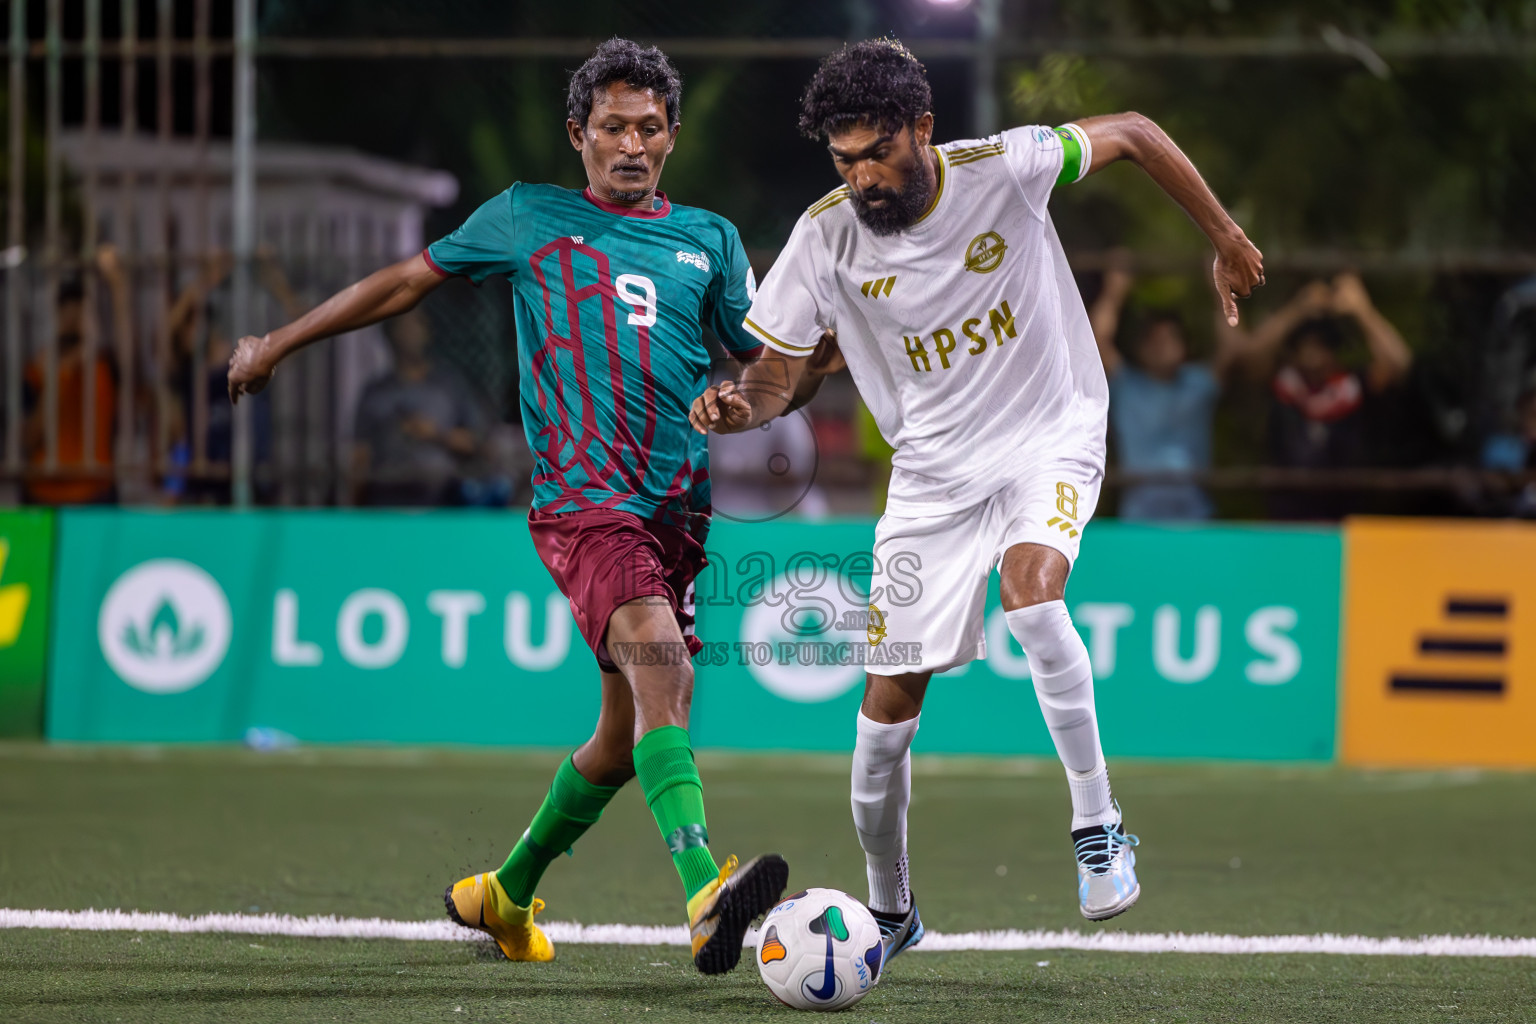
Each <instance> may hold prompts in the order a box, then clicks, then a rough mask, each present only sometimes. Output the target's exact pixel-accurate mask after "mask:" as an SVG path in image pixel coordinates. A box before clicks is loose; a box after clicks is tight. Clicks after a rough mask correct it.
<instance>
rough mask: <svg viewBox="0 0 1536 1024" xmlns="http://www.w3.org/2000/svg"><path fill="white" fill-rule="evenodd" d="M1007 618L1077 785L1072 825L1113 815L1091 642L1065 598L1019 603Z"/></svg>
mask: <svg viewBox="0 0 1536 1024" xmlns="http://www.w3.org/2000/svg"><path fill="white" fill-rule="evenodd" d="M1006 618H1007V620H1008V630H1009V632H1011V633H1012V634H1013V635H1014V637H1015V638H1017V639H1018V641H1019V646H1020V647H1022V648H1024V653H1025V655H1027V656H1028V658H1029V673H1030V676H1031V677H1032V678H1033V679H1034V683H1035V697H1036V698H1037V699H1038V700H1039V701H1040V713H1041V714H1042V715H1043V716H1044V717H1045V724H1046V727H1047V728H1049V729H1050V731H1051V740H1052V741H1053V742H1054V743H1055V744H1056V753H1057V755H1058V756H1059V757H1060V758H1061V763H1062V765H1063V766H1064V767H1065V768H1066V769H1067V784H1068V788H1069V789H1070V790H1071V791H1072V827H1073V828H1074V829H1079V828H1087V827H1088V826H1090V825H1102V824H1105V823H1106V822H1111V821H1114V820H1115V811H1114V802H1113V799H1112V798H1111V797H1110V793H1109V773H1108V771H1107V769H1106V768H1105V765H1104V750H1103V748H1102V747H1101V746H1100V744H1099V718H1098V714H1097V713H1096V712H1095V710H1094V705H1093V670H1092V668H1091V667H1090V666H1089V662H1088V648H1087V647H1085V646H1084V645H1083V638H1082V637H1080V636H1078V635H1077V630H1076V629H1074V628H1073V627H1072V616H1071V615H1069V614H1067V605H1066V602H1064V601H1046V602H1044V603H1043V604H1034V605H1030V606H1029V607H1027V608H1016V609H1014V610H1013V611H1011V612H1008V613H1007V615H1006Z"/></svg>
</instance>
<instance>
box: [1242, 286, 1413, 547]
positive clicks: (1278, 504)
mask: <svg viewBox="0 0 1536 1024" xmlns="http://www.w3.org/2000/svg"><path fill="white" fill-rule="evenodd" d="M1346 320H1352V321H1353V322H1354V323H1355V324H1356V325H1357V326H1358V327H1359V329H1360V333H1361V335H1362V336H1363V337H1364V339H1365V347H1366V351H1367V353H1368V355H1369V358H1368V362H1367V364H1366V366H1365V368H1364V369H1363V370H1355V369H1350V368H1349V367H1347V366H1346V365H1345V364H1344V361H1343V359H1342V356H1341V351H1342V349H1343V347H1344V332H1343V329H1342V322H1343V321H1346ZM1227 330H1230V331H1234V332H1237V331H1238V329H1234V328H1227ZM1241 345H1242V349H1243V351H1244V357H1245V358H1247V359H1251V360H1254V361H1256V362H1262V361H1272V360H1273V359H1274V356H1275V353H1276V352H1277V351H1278V352H1281V353H1282V358H1281V359H1280V364H1279V368H1278V370H1277V371H1276V372H1275V375H1274V378H1273V380H1272V382H1271V391H1272V392H1273V404H1272V406H1271V409H1270V421H1269V452H1270V462H1271V464H1273V465H1276V466H1281V467H1286V468H1292V469H1319V470H1328V469H1343V468H1348V467H1351V466H1359V465H1362V464H1363V463H1364V462H1365V461H1366V450H1365V436H1364V422H1363V421H1364V416H1365V409H1366V407H1367V404H1368V402H1369V400H1370V399H1371V398H1372V397H1373V396H1378V395H1381V394H1382V393H1383V392H1385V391H1387V390H1388V389H1390V388H1392V387H1394V386H1395V385H1397V384H1399V383H1400V382H1401V381H1402V380H1403V378H1404V377H1406V376H1407V374H1408V370H1409V368H1410V367H1411V366H1412V364H1413V353H1412V352H1411V351H1410V350H1409V348H1408V345H1407V343H1406V342H1404V341H1403V336H1402V335H1401V334H1399V333H1398V330H1397V328H1396V327H1394V326H1392V324H1391V323H1390V322H1389V321H1388V320H1387V318H1386V317H1384V316H1382V315H1381V312H1380V311H1379V310H1377V309H1376V307H1375V305H1374V304H1373V303H1372V302H1371V297H1370V294H1369V293H1368V292H1367V291H1366V290H1365V285H1364V284H1363V283H1362V282H1361V280H1360V278H1359V276H1358V275H1356V274H1340V275H1339V276H1337V277H1335V278H1334V279H1333V281H1332V282H1331V283H1330V282H1326V281H1313V282H1312V283H1310V284H1308V285H1307V286H1306V287H1304V288H1302V289H1301V291H1299V292H1298V293H1297V294H1296V296H1295V297H1294V298H1292V299H1291V301H1290V302H1288V303H1286V304H1285V306H1283V307H1282V308H1281V309H1280V310H1278V311H1277V312H1275V313H1274V314H1272V315H1271V316H1269V317H1268V318H1267V319H1265V320H1264V321H1262V322H1261V323H1260V324H1259V325H1258V326H1257V327H1255V328H1254V329H1253V331H1252V332H1251V333H1250V334H1248V335H1246V336H1245V337H1243V338H1242V341H1241ZM1348 506H1349V501H1348V499H1347V495H1346V494H1345V493H1344V492H1343V491H1341V490H1337V489H1319V490H1307V491H1302V492H1299V493H1298V492H1274V493H1273V494H1272V495H1271V508H1270V513H1271V515H1273V516H1274V517H1275V518H1277V519H1336V518H1338V517H1339V516H1341V515H1343V514H1344V513H1345V512H1347V511H1348V510H1349V509H1348Z"/></svg>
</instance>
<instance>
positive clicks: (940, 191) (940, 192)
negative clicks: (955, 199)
mask: <svg viewBox="0 0 1536 1024" xmlns="http://www.w3.org/2000/svg"><path fill="white" fill-rule="evenodd" d="M928 148H929V149H931V150H933V155H934V156H935V157H937V158H938V161H939V187H938V188H936V189H934V190H933V199H932V200H930V201H929V203H928V209H926V210H924V211H923V215H922V216H921V217H919V218H917V220H915V221H913V222H912V226H913V227H916V226H917V225H919V224H921V223H922V222H923V221H925V220H927V219H928V215H929V214H930V213H932V212H933V211H934V210H937V209H938V208H939V200H940V199H942V198H944V179H945V178H947V177H949V175H947V174H946V173H945V160H944V151H943V150H942V149H940V148H939V147H938V146H929V147H928Z"/></svg>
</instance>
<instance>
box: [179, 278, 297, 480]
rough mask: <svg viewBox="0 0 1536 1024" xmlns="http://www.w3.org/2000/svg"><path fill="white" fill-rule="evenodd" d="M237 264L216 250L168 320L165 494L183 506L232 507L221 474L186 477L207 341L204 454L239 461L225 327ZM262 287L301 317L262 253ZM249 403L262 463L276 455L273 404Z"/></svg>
mask: <svg viewBox="0 0 1536 1024" xmlns="http://www.w3.org/2000/svg"><path fill="white" fill-rule="evenodd" d="M234 266H235V263H234V259H233V258H232V257H231V255H230V254H229V253H227V252H222V251H220V252H215V253H213V254H212V255H211V256H210V257H209V258H208V259H207V260H206V261H205V262H204V263H203V267H202V270H201V272H200V273H199V274H198V276H197V278H196V279H195V280H193V282H192V283H191V284H189V285H187V286H186V287H185V288H183V289H182V291H181V293H180V294H179V295H178V296H177V297H176V302H175V304H174V305H172V306H171V309H170V312H169V314H168V316H167V323H168V329H169V331H170V334H171V341H172V358H173V359H174V360H175V369H174V371H173V382H172V395H171V396H170V399H171V402H170V403H168V404H172V403H174V404H173V406H172V407H171V408H170V409H168V410H167V419H168V426H169V430H168V432H169V434H170V440H171V451H170V453H169V461H170V463H171V465H172V466H174V467H175V469H174V470H173V471H172V473H171V474H170V476H169V477H168V479H167V480H166V481H165V492H166V493H167V494H168V495H170V496H171V497H173V498H175V499H176V500H179V501H186V502H191V503H210V502H211V503H214V504H228V503H229V500H230V481H229V480H228V479H227V478H222V479H221V478H219V477H217V476H215V477H212V478H205V479H189V478H188V476H187V474H188V471H189V469H190V467H191V465H192V463H193V461H194V457H195V452H196V450H197V449H196V438H195V436H194V424H195V423H196V421H197V390H198V384H197V382H196V380H194V377H195V374H194V372H193V368H194V366H195V365H196V363H195V361H194V356H195V353H196V350H197V345H198V344H199V342H200V341H202V342H204V344H205V346H206V347H205V348H204V350H203V351H204V356H203V375H202V377H203V379H202V385H201V386H202V391H203V393H204V396H205V400H206V403H207V405H206V408H205V412H206V420H205V422H204V424H203V428H204V435H203V436H204V440H203V452H204V456H205V458H206V460H207V462H208V463H209V464H210V465H212V466H227V465H228V464H229V463H230V461H231V459H232V458H233V456H234V447H235V440H234V439H235V415H234V407H233V406H232V405H230V403H229V377H228V375H229V356H230V353H231V352H233V351H234V346H233V344H232V343H231V341H230V338H229V335H228V333H227V332H226V331H225V329H224V325H225V323H226V319H227V318H226V317H225V316H224V314H225V313H226V312H227V311H228V308H229V303H230V300H231V286H230V283H229V275H230V272H231V271H232V270H234ZM256 272H257V282H258V283H259V284H261V285H262V286H263V287H264V288H265V289H266V290H267V291H268V292H269V293H270V294H271V295H272V296H273V298H275V299H276V300H277V301H278V304H279V305H280V306H281V307H282V310H283V315H284V316H287V317H288V318H290V319H294V318H297V317H298V316H300V315H302V314H303V312H304V307H303V306H302V305H301V304H300V303H299V301H298V299H297V297H296V296H295V295H294V294H293V289H292V288H290V287H289V285H288V279H287V277H286V276H285V275H284V274H283V271H282V268H281V267H280V266H279V265H278V263H277V260H276V259H275V258H274V257H273V255H272V253H271V252H269V251H266V250H262V251H260V252H258V253H257V254H256ZM199 308H201V311H202V315H203V321H202V325H201V326H202V330H203V333H202V334H201V335H200V334H199V332H198V330H197V328H198V324H197V316H196V314H197V312H198V310H199ZM254 397H255V398H256V401H255V402H254V403H253V404H252V406H251V435H252V444H251V454H252V458H253V460H254V461H255V462H256V463H257V464H258V465H259V464H261V463H264V462H266V461H268V460H269V459H270V458H271V454H272V400H271V395H270V393H267V394H261V395H256V396H254Z"/></svg>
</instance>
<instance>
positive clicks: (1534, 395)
mask: <svg viewBox="0 0 1536 1024" xmlns="http://www.w3.org/2000/svg"><path fill="white" fill-rule="evenodd" d="M1482 461H1483V468H1484V469H1494V470H1502V471H1504V472H1506V473H1519V474H1527V473H1536V374H1532V375H1531V377H1530V381H1529V383H1528V384H1527V386H1526V388H1525V390H1524V391H1522V392H1521V393H1520V398H1519V400H1518V401H1517V403H1516V405H1515V424H1514V429H1513V430H1511V431H1508V432H1506V433H1501V434H1495V435H1494V436H1492V437H1490V438H1489V439H1488V442H1487V444H1486V445H1485V446H1484V447H1483V460H1482ZM1484 504H1485V505H1486V506H1487V507H1488V511H1489V512H1491V513H1492V514H1494V515H1505V516H1519V517H1521V518H1522V519H1536V481H1522V482H1520V483H1518V484H1516V485H1515V486H1514V487H1513V488H1511V489H1510V490H1509V491H1507V492H1505V493H1503V494H1493V495H1488V496H1486V500H1485V502H1484Z"/></svg>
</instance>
